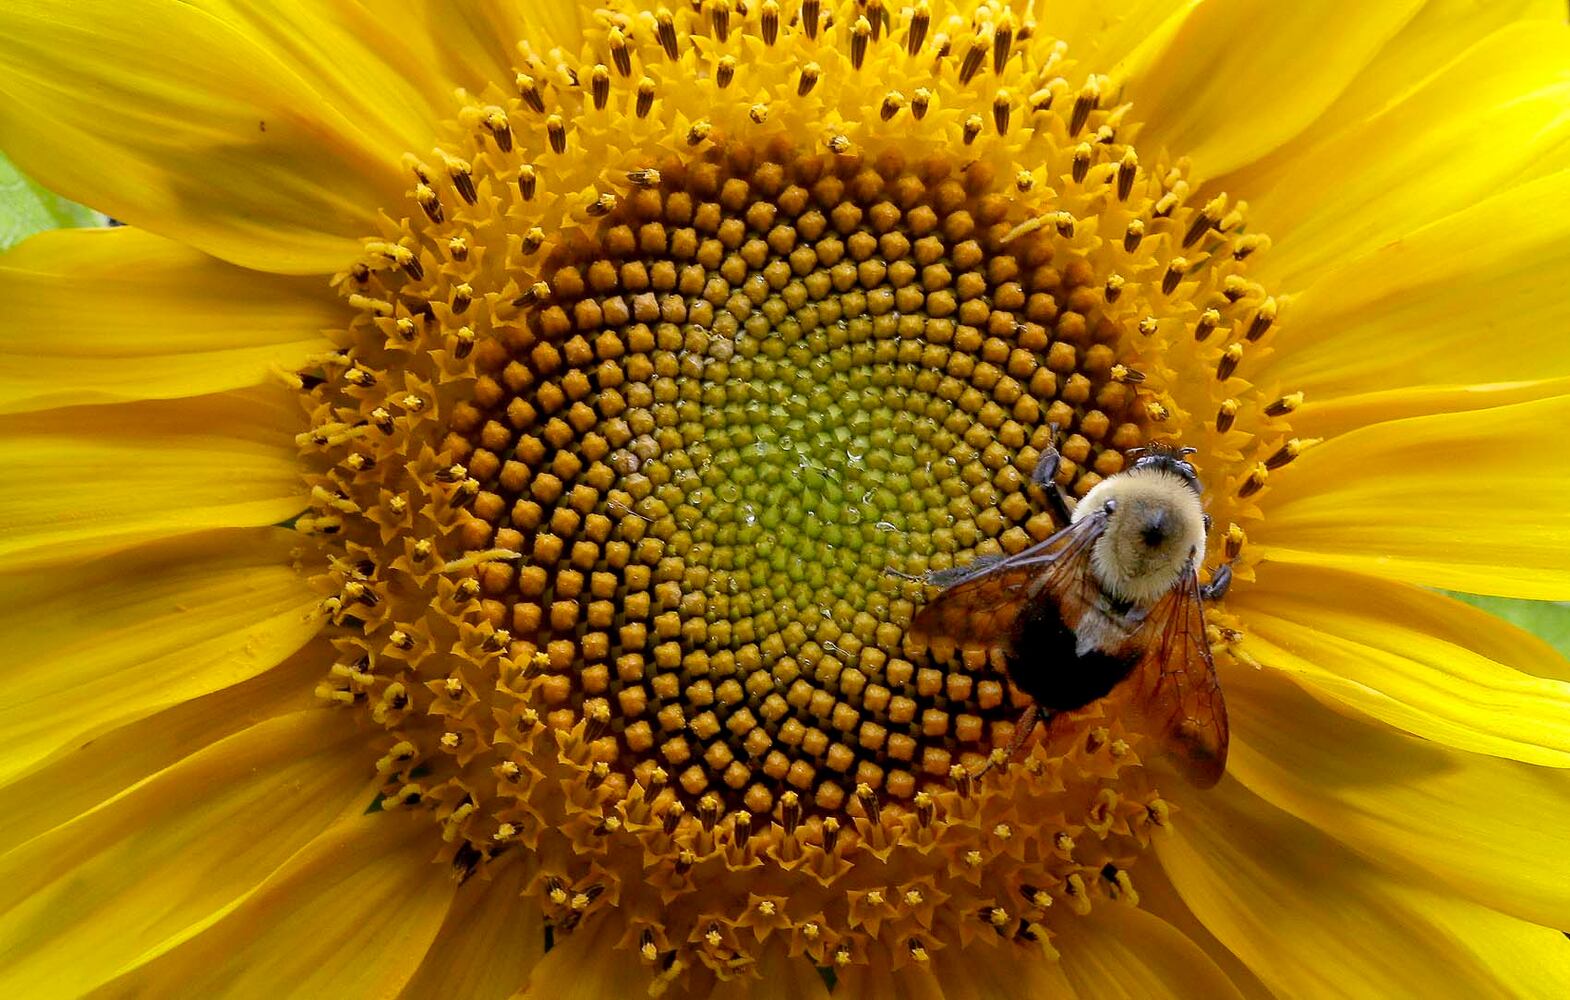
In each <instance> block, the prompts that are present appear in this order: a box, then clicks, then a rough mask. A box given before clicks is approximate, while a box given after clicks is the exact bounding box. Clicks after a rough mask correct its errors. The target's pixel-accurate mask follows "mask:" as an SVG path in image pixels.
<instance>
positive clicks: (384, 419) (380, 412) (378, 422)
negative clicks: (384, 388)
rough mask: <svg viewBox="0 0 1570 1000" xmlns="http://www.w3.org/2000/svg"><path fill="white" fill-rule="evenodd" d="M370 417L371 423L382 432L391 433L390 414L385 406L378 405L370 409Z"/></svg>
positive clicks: (391, 420)
mask: <svg viewBox="0 0 1570 1000" xmlns="http://www.w3.org/2000/svg"><path fill="white" fill-rule="evenodd" d="M370 419H371V424H372V425H373V426H374V427H375V428H376V429H377V430H379V431H381V432H382V433H383V434H391V433H392V432H393V418H392V414H391V413H389V412H387V408H386V407H385V406H378V407H377V408H376V409H374V410H372V411H371V413H370Z"/></svg>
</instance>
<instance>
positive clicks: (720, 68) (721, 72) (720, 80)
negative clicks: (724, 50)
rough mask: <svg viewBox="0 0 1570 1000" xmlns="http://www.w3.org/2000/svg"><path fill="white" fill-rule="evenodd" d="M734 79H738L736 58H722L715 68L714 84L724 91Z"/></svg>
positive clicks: (727, 56)
mask: <svg viewBox="0 0 1570 1000" xmlns="http://www.w3.org/2000/svg"><path fill="white" fill-rule="evenodd" d="M734 79H736V57H735V56H729V55H726V56H720V61H719V63H718V64H717V65H715V67H714V83H715V84H716V85H717V86H718V87H719V88H720V89H721V90H724V89H725V88H726V87H729V86H730V82H731V81H732V80H734Z"/></svg>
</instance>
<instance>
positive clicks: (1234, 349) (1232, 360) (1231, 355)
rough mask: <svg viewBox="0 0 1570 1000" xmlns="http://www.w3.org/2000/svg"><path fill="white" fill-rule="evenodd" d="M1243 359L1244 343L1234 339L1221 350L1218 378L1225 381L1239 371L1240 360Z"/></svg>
mask: <svg viewBox="0 0 1570 1000" xmlns="http://www.w3.org/2000/svg"><path fill="white" fill-rule="evenodd" d="M1242 360H1243V345H1242V344H1240V343H1237V342H1236V341H1233V342H1232V343H1230V344H1228V345H1227V346H1226V350H1224V351H1222V352H1221V358H1220V360H1218V361H1217V362H1216V379H1217V380H1218V381H1221V382H1225V381H1226V380H1227V379H1229V378H1231V377H1232V373H1233V372H1235V371H1237V366H1238V362H1240V361H1242Z"/></svg>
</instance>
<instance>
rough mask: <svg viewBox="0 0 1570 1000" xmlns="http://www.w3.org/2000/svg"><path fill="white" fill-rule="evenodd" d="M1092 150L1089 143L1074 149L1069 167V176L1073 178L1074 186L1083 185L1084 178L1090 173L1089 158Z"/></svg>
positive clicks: (1083, 143) (1081, 144)
mask: <svg viewBox="0 0 1570 1000" xmlns="http://www.w3.org/2000/svg"><path fill="white" fill-rule="evenodd" d="M1093 153H1094V150H1092V149H1091V148H1090V143H1088V142H1082V143H1080V144H1079V145H1078V146H1075V147H1074V160H1073V163H1072V165H1071V166H1070V167H1069V176H1070V177H1073V178H1074V183H1075V184H1083V183H1084V181H1085V177H1086V176H1087V175H1088V174H1089V173H1090V158H1091V156H1092V154H1093Z"/></svg>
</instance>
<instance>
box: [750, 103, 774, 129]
mask: <svg viewBox="0 0 1570 1000" xmlns="http://www.w3.org/2000/svg"><path fill="white" fill-rule="evenodd" d="M747 117H748V118H750V119H752V123H753V124H754V125H762V124H763V123H764V122H766V121H768V120H769V106H768V105H767V104H754V105H753V106H752V107H750V108H748V109H747Z"/></svg>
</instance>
